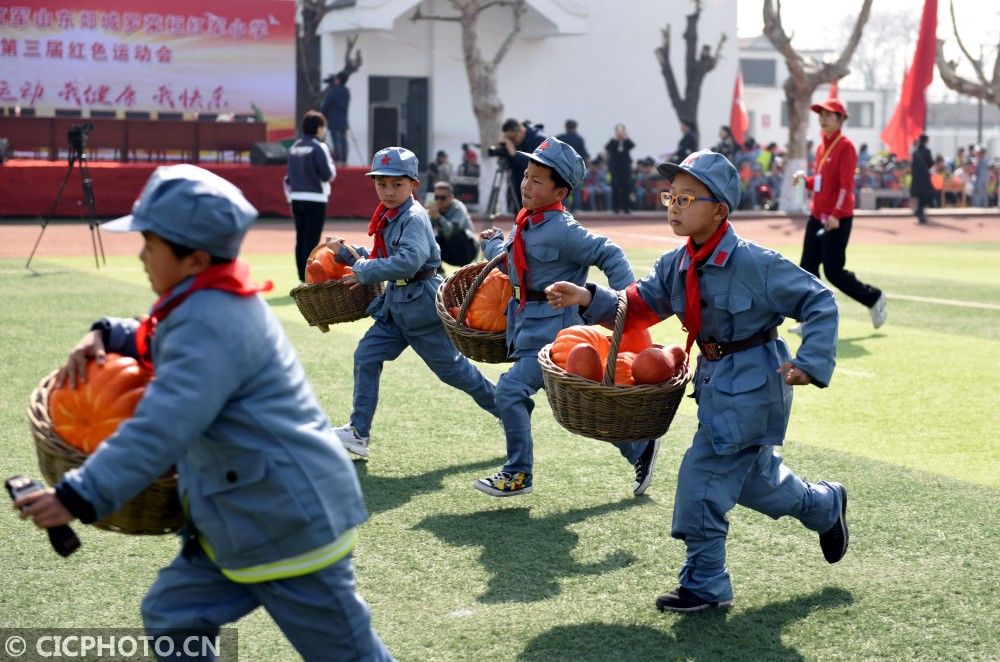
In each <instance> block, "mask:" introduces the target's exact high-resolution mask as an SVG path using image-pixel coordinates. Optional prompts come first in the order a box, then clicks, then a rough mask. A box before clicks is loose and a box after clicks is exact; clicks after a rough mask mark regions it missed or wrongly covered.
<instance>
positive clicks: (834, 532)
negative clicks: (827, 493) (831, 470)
mask: <svg viewBox="0 0 1000 662" xmlns="http://www.w3.org/2000/svg"><path fill="white" fill-rule="evenodd" d="M827 485H829V486H830V487H831V488H832V489H836V490H840V517H838V518H837V521H836V522H834V523H833V526H832V527H830V528H829V529H827V530H826V531H824V532H823V533H821V534H819V546H820V547H821V548H822V549H823V556H824V558H826V560H827V561H828V562H830V563H836V562H837V561H839V560H840V559H842V558H844V554H847V541H848V535H847V489H846V488H845V487H844V486H843V485H841V484H840V483H827Z"/></svg>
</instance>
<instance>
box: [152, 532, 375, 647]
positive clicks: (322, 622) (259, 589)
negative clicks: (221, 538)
mask: <svg viewBox="0 0 1000 662" xmlns="http://www.w3.org/2000/svg"><path fill="white" fill-rule="evenodd" d="M260 606H263V607H264V609H266V610H267V613H268V614H270V615H271V618H273V619H274V622H275V623H276V624H277V625H278V627H279V628H281V631H282V632H283V633H284V635H285V637H287V638H288V641H289V642H291V644H292V646H294V647H295V650H296V651H298V653H299V655H301V656H302V658H303V659H305V660H366V661H367V660H391V659H392V656H391V655H390V654H389V651H388V650H386V648H385V645H384V644H383V643H382V640H381V639H379V636H378V634H376V633H375V630H373V629H372V626H371V614H370V613H369V611H368V606H367V605H366V604H365V601H364V600H362V599H361V596H359V595H358V594H357V592H356V590H355V582H354V566H353V564H352V563H351V557H350V555H348V556H347V557H345V558H343V559H341V560H340V561H337V562H336V563H334V564H333V565H330V566H327V567H326V568H323V569H322V570H317V571H316V572H313V573H311V574H308V575H303V576H301V577H292V578H289V579H279V580H276V581H269V582H261V583H259V584H238V583H236V582H234V581H231V580H229V579H227V578H226V577H225V576H224V575H223V574H222V572H221V571H220V570H219V567H218V566H217V565H215V564H214V563H212V562H211V561H209V560H208V558H207V557H206V556H205V553H204V552H203V551H202V550H201V547H200V546H199V545H198V544H197V542H195V541H191V542H190V543H189V544H188V545H187V546H186V548H185V550H184V551H183V552H182V553H181V554H179V555H178V556H177V558H175V559H174V561H173V562H172V563H171V564H170V565H169V566H167V567H166V568H163V569H162V570H160V574H159V576H158V577H157V578H156V581H155V582H154V583H153V586H152V587H151V588H150V589H149V592H148V593H147V594H146V597H145V598H144V599H143V601H142V622H143V624H144V625H145V627H146V630H147V631H149V632H150V633H151V634H157V635H162V634H167V635H168V636H169V632H170V631H174V632H177V633H178V634H177V635H176V637H175V638H176V639H177V641H175V645H174V650H176V651H184V650H185V649H184V644H185V642H184V638H185V637H186V636H188V635H190V630H194V629H197V630H198V632H197V634H199V635H200V634H205V635H208V636H212V634H213V633H216V634H217V633H218V631H219V628H220V627H221V626H222V625H225V624H226V623H233V622H235V621H237V620H239V619H240V618H242V617H243V616H246V615H247V614H249V613H250V612H252V611H253V610H254V609H256V608H257V607H260ZM185 630H187V631H189V632H187V633H186V634H185V633H184V632H183V631H185ZM165 631H166V632H165ZM190 647H191V646H190V645H188V648H190ZM198 647H199V648H200V646H198ZM199 652H200V651H199ZM169 659H171V660H173V659H184V658H180V657H178V658H173V657H171V658H169ZM189 659H190V658H189Z"/></svg>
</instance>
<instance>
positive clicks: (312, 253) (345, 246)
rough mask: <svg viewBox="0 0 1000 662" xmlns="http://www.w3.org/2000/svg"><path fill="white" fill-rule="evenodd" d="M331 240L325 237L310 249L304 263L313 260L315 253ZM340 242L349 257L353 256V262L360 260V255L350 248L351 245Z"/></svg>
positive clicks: (352, 247)
mask: <svg viewBox="0 0 1000 662" xmlns="http://www.w3.org/2000/svg"><path fill="white" fill-rule="evenodd" d="M332 239H333V237H331V236H329V235H327V236H326V237H325V238H324V239H323V241H321V242H319V244H317V245H316V248H314V249H312V250H311V251H309V257H308V258H306V262H308V261H309V260H311V259H313V258H314V257H316V253H317V251H319V249H321V248H326V246H327V244H328V243H329V242H330V241H331V240H332ZM340 241H341V243H342V245H343V247H344V248H346V249H347V252H348V253H350V254H351V255H353V256H354V259H355V260H360V259H361V254H360V253H358V252H357V251H356V250H354V246H351V245H350V244H349V243H347V242H346V241H344V240H343V239H341V240H340Z"/></svg>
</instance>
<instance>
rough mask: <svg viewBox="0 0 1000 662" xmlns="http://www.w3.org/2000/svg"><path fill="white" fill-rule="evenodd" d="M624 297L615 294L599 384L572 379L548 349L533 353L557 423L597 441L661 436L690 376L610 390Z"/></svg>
mask: <svg viewBox="0 0 1000 662" xmlns="http://www.w3.org/2000/svg"><path fill="white" fill-rule="evenodd" d="M626 305H627V304H626V298H625V295H624V294H621V293H620V294H619V295H618V313H617V316H616V317H615V328H614V333H613V334H612V336H611V349H610V350H609V351H608V362H607V365H606V367H605V371H604V382H603V383H602V384H598V383H596V382H592V381H590V380H588V379H584V378H582V377H577V376H576V375H571V374H569V373H568V372H566V371H565V370H563V369H562V368H560V367H559V366H557V365H556V364H555V363H553V362H552V359H551V358H550V357H549V350H550V348H551V347H552V345H551V344H549V345H546V346H545V347H543V348H542V349H541V351H539V352H538V363H539V365H540V366H541V368H542V379H543V380H544V382H545V394H546V395H547V396H548V399H549V405H550V406H551V407H552V413H553V415H555V418H556V420H557V421H558V422H559V424H560V425H562V426H563V427H564V428H566V429H567V430H569V431H570V432H575V433H576V434H580V435H583V436H584V437H590V438H591V439H598V440H600V441H611V442H619V441H645V440H647V439H655V438H656V437H660V436H662V435H663V434H664V433H666V431H667V430H668V429H669V428H670V423H671V422H672V421H673V420H674V414H675V413H677V407H678V405H680V402H681V398H682V397H684V389H685V387H686V386H687V383H688V381H690V379H691V376H690V374H689V373H688V371H687V367H686V366H685V367H684V369H683V371H682V372H680V373H679V374H677V375H674V377H673V379H671V380H670V381H668V382H664V383H662V384H642V385H638V386H615V384H614V379H615V362H616V361H617V359H618V344H619V343H620V342H621V337H622V331H623V330H624V328H625V310H626Z"/></svg>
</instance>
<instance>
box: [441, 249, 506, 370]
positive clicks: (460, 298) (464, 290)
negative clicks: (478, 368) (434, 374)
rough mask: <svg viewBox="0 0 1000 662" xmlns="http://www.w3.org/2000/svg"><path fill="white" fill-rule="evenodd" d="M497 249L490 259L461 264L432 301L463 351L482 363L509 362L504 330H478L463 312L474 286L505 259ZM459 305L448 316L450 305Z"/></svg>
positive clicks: (468, 302) (473, 294) (481, 281)
mask: <svg viewBox="0 0 1000 662" xmlns="http://www.w3.org/2000/svg"><path fill="white" fill-rule="evenodd" d="M506 257H507V256H506V254H505V253H500V254H499V255H497V256H496V257H495V258H493V259H492V260H490V261H489V262H477V263H476V264H470V265H469V266H467V267H462V268H461V269H459V270H458V271H456V272H455V273H453V274H452V275H450V276H448V278H447V279H446V280H445V281H444V282H443V283H441V285H440V286H439V287H438V291H437V297H435V305H436V307H437V314H438V317H440V318H441V323H442V324H444V330H445V332H446V333H447V334H448V337H449V338H451V341H452V342H453V343H455V347H457V348H458V351H460V352H461V353H462V354H464V355H466V356H467V357H469V358H470V359H472V360H473V361H481V362H483V363H510V362H512V361H513V360H514V359H512V358H510V357H509V356H508V355H507V334H506V333H504V332H503V331H479V330H478V329H472V328H469V327H468V326H466V325H465V315H466V313H467V312H468V310H469V304H471V303H472V297H474V296H475V295H476V290H478V289H479V286H480V285H482V284H483V281H484V280H486V277H487V276H488V275H489V274H490V272H491V271H493V269H494V268H495V267H496V266H497V265H498V264H500V262H502V261H503V260H504V259H506ZM455 306H459V311H458V318H457V319H456V318H454V317H452V316H451V313H450V312H448V309H449V308H454V307H455Z"/></svg>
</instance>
